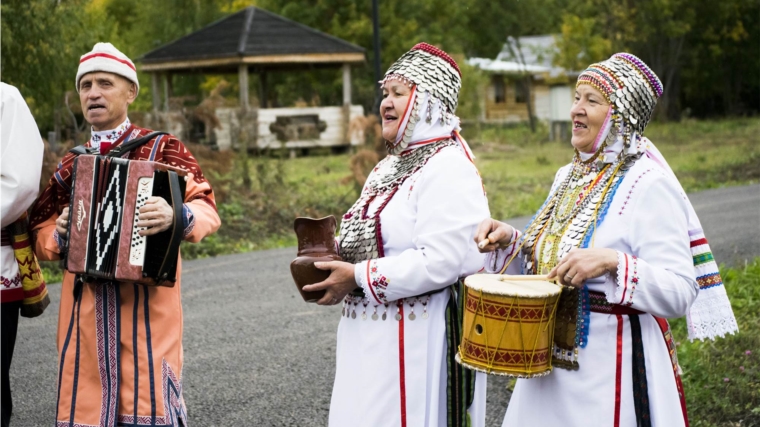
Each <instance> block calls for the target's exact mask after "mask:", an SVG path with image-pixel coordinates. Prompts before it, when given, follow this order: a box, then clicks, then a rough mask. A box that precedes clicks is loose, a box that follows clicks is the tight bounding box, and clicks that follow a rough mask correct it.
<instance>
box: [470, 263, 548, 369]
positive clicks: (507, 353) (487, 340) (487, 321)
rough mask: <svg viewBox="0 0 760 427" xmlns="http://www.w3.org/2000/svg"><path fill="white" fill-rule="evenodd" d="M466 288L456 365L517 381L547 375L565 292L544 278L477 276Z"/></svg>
mask: <svg viewBox="0 0 760 427" xmlns="http://www.w3.org/2000/svg"><path fill="white" fill-rule="evenodd" d="M464 283H465V289H466V291H465V301H464V306H465V310H464V325H463V329H462V332H463V333H462V343H461V345H460V346H459V352H458V353H457V357H456V359H457V362H459V363H460V364H462V365H463V366H466V367H468V368H470V369H474V370H477V371H481V372H485V373H488V374H497V375H507V376H513V377H519V378H532V377H537V376H543V375H547V374H549V373H550V372H551V370H552V366H551V346H552V339H553V336H552V335H553V334H554V319H555V313H556V311H557V303H558V301H559V295H560V291H561V287H560V286H558V285H556V284H554V283H552V282H548V281H546V280H545V277H544V276H505V275H486V274H476V275H473V276H469V277H467V278H466V279H465V282H464Z"/></svg>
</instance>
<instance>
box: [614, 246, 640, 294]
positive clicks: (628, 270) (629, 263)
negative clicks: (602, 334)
mask: <svg viewBox="0 0 760 427" xmlns="http://www.w3.org/2000/svg"><path fill="white" fill-rule="evenodd" d="M617 257H618V265H617V277H614V278H612V279H611V280H608V283H609V288H608V289H607V302H609V303H610V304H620V305H623V306H626V307H630V306H632V305H633V294H634V293H635V291H636V285H638V284H639V273H638V258H636V257H635V256H633V255H628V254H626V253H623V252H620V251H617Z"/></svg>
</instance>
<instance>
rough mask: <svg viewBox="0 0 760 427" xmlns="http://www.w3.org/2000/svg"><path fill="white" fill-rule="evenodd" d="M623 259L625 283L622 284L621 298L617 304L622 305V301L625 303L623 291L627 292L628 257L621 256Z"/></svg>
mask: <svg viewBox="0 0 760 427" xmlns="http://www.w3.org/2000/svg"><path fill="white" fill-rule="evenodd" d="M623 257H624V258H625V281H624V282H623V283H624V284H623V286H624V287H623V297H622V298H620V303H619V304H622V303H623V301H625V291H627V290H628V255H623ZM618 285H619V283H618Z"/></svg>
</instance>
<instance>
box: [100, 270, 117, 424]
mask: <svg viewBox="0 0 760 427" xmlns="http://www.w3.org/2000/svg"><path fill="white" fill-rule="evenodd" d="M116 289H117V288H116V287H115V286H113V285H96V286H95V326H96V328H95V329H96V338H97V346H98V348H97V351H98V371H99V372H100V395H101V402H102V403H101V407H100V425H101V426H115V425H116V410H117V404H118V402H117V401H116V400H117V399H116V397H117V395H118V391H119V383H118V381H119V372H118V370H119V369H118V364H117V363H116V359H117V351H118V346H117V343H116V309H117V307H116ZM103 294H105V298H106V310H107V312H106V313H103ZM106 328H108V349H107V350H106V341H105V333H104V331H105V329H106ZM106 353H108V354H106ZM109 384H110V386H109ZM109 397H110V398H109ZM109 402H110V403H109ZM106 404H108V406H106Z"/></svg>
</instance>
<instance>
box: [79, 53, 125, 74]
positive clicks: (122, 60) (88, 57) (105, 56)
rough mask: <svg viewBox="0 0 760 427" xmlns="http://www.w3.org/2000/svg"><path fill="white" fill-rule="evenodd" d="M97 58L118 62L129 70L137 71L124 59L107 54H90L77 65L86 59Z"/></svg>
mask: <svg viewBox="0 0 760 427" xmlns="http://www.w3.org/2000/svg"><path fill="white" fill-rule="evenodd" d="M99 56H102V57H103V58H108V59H113V60H114V61H119V62H121V63H122V64H124V65H126V66H127V67H129V68H131V69H132V70H133V71H137V69H135V66H134V65H133V64H132V63H131V62H129V61H127V60H126V59H121V58H119V57H118V56H114V55H110V54H108V53H91V54H89V55H87V56H83V57H82V59H80V60H79V63H80V64H81V63H83V62H84V61H87V60H88V59H92V58H97V57H99Z"/></svg>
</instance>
